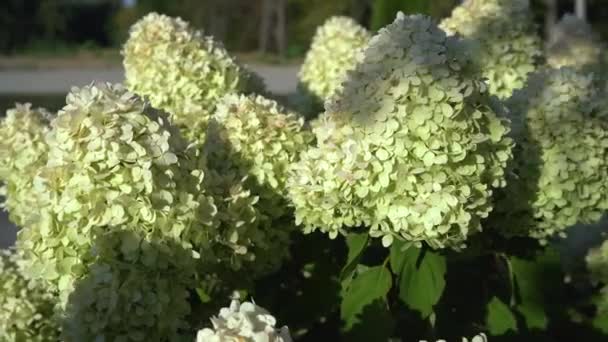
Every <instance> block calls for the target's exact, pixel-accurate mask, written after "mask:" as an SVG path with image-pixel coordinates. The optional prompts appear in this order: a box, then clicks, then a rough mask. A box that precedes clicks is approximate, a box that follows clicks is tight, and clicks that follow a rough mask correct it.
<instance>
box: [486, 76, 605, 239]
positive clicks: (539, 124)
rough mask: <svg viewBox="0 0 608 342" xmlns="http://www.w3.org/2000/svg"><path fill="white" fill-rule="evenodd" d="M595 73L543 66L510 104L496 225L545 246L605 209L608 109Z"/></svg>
mask: <svg viewBox="0 0 608 342" xmlns="http://www.w3.org/2000/svg"><path fill="white" fill-rule="evenodd" d="M602 96H603V94H601V93H600V92H599V91H598V88H597V87H595V86H594V83H593V75H592V74H587V73H583V72H579V71H576V70H574V69H571V68H561V69H548V70H544V71H541V72H539V73H537V74H535V75H533V76H531V77H530V80H529V82H528V85H527V86H526V87H525V88H524V89H521V90H519V91H517V92H516V93H515V94H514V95H513V97H512V98H511V99H510V100H509V101H508V105H509V108H510V109H511V116H512V121H513V127H514V128H513V135H514V138H515V141H516V144H517V145H516V148H515V149H514V161H513V163H512V165H511V166H510V170H509V172H508V174H509V178H508V185H507V187H506V188H505V189H504V193H502V194H501V196H500V197H501V199H499V200H498V203H497V205H496V210H495V213H496V214H497V216H496V220H494V221H496V222H494V225H495V226H497V227H498V228H499V229H500V231H502V232H503V233H506V234H516V235H523V236H530V237H533V238H536V239H539V240H540V241H541V242H545V241H546V239H548V238H550V237H552V236H554V235H556V234H558V235H563V232H564V230H565V229H566V228H567V227H570V226H572V225H574V224H576V223H593V222H596V221H598V220H599V219H600V218H601V216H602V213H603V212H604V211H605V210H606V209H608V121H606V117H607V115H608V106H607V105H606V100H605V99H604V98H602Z"/></svg>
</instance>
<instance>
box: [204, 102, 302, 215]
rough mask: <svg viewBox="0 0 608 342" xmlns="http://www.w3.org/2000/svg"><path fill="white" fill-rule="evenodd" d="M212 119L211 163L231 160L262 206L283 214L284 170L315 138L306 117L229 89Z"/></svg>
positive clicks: (208, 142)
mask: <svg viewBox="0 0 608 342" xmlns="http://www.w3.org/2000/svg"><path fill="white" fill-rule="evenodd" d="M213 119H214V120H215V121H216V122H217V125H215V126H214V127H213V131H214V132H213V133H210V135H212V136H211V137H209V138H208V139H207V142H206V148H207V149H208V150H209V153H210V154H212V155H213V158H212V159H213V165H214V166H215V165H218V164H220V163H223V162H225V161H229V162H230V163H231V164H232V165H234V166H235V167H237V168H239V169H241V170H242V171H243V173H245V174H247V175H249V177H250V180H251V182H249V184H248V185H249V187H250V188H252V189H255V193H256V194H257V195H258V196H259V197H260V200H261V201H262V202H263V203H262V205H263V206H265V208H262V211H264V212H266V213H268V214H270V215H273V216H275V217H278V216H281V215H282V212H281V208H284V207H285V206H286V203H285V201H284V200H283V199H284V197H285V195H286V193H287V189H286V182H287V171H288V169H289V168H290V166H291V164H293V163H294V162H296V161H297V160H298V157H299V153H300V151H302V150H304V149H305V148H306V147H307V146H308V144H309V143H310V142H311V141H312V139H313V136H312V134H311V132H310V131H309V130H307V129H305V127H304V120H303V119H302V118H299V117H298V116H297V115H296V114H294V113H291V112H288V111H287V110H286V109H285V108H283V107H282V106H280V105H279V104H278V103H276V102H275V101H273V100H268V99H266V98H264V97H262V96H259V95H257V96H255V95H250V96H245V95H227V96H226V97H224V98H223V99H222V100H221V101H220V102H219V103H218V106H217V110H216V111H215V113H214V114H213ZM210 130H211V129H210ZM210 163H211V162H210Z"/></svg>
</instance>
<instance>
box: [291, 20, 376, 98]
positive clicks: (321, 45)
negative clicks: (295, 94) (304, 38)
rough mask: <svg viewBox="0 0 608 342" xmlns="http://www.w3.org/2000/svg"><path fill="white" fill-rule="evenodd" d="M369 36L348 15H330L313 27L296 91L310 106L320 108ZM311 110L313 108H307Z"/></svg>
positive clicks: (354, 60)
mask: <svg viewBox="0 0 608 342" xmlns="http://www.w3.org/2000/svg"><path fill="white" fill-rule="evenodd" d="M370 38H371V35H370V33H369V32H367V30H366V29H365V28H363V27H362V26H361V25H359V24H357V22H355V21H354V20H353V19H351V18H348V17H332V18H329V19H328V20H327V21H326V22H325V23H324V24H323V25H321V26H319V27H318V28H317V31H316V33H315V35H314V37H313V39H312V45H311V46H310V50H309V51H308V53H307V54H306V58H305V59H304V63H303V64H302V68H301V69H300V73H299V75H298V76H299V80H300V82H299V86H298V87H299V92H300V93H301V95H302V96H304V97H305V98H307V101H308V102H310V105H311V106H313V107H321V108H322V105H323V101H325V100H326V99H328V98H329V97H331V95H333V94H334V93H335V92H336V90H337V89H338V88H339V87H340V86H341V84H342V82H343V81H344V77H345V76H346V73H347V71H349V70H352V69H354V67H355V63H356V61H357V54H359V53H360V51H361V50H362V49H363V48H364V47H365V45H366V44H367V42H368V41H369V39H370ZM311 109H312V110H314V108H311Z"/></svg>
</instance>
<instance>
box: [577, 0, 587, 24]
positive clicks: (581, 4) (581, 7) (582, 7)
mask: <svg viewBox="0 0 608 342" xmlns="http://www.w3.org/2000/svg"><path fill="white" fill-rule="evenodd" d="M574 12H575V13H576V16H577V17H579V19H582V20H585V21H587V1H586V0H576V4H575V9H574Z"/></svg>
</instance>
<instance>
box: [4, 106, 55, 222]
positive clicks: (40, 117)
mask: <svg viewBox="0 0 608 342" xmlns="http://www.w3.org/2000/svg"><path fill="white" fill-rule="evenodd" d="M49 118H50V114H49V113H48V112H47V111H46V110H44V109H42V108H40V109H32V108H31V105H30V104H29V103H28V104H24V105H20V104H18V105H17V106H16V107H15V108H13V109H9V110H8V111H7V112H6V117H5V118H3V119H2V121H1V122H0V181H1V182H3V183H4V188H3V189H2V194H3V195H4V196H5V197H6V202H5V203H3V206H4V207H5V208H6V209H7V210H8V211H9V212H10V217H11V220H12V221H13V222H15V223H16V224H17V225H19V226H23V225H24V224H26V222H25V217H26V216H27V214H28V213H29V212H31V211H32V208H34V206H33V203H32V195H31V190H32V180H33V177H34V174H35V173H36V172H37V171H38V169H39V168H40V167H41V166H43V165H44V164H45V163H46V153H47V150H48V146H47V144H46V142H45V141H44V136H45V135H46V134H47V132H48V131H49V127H48V120H49Z"/></svg>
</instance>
